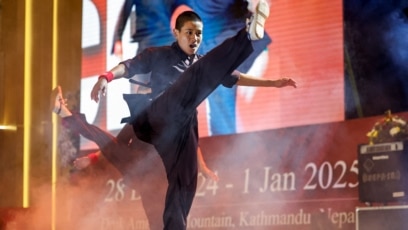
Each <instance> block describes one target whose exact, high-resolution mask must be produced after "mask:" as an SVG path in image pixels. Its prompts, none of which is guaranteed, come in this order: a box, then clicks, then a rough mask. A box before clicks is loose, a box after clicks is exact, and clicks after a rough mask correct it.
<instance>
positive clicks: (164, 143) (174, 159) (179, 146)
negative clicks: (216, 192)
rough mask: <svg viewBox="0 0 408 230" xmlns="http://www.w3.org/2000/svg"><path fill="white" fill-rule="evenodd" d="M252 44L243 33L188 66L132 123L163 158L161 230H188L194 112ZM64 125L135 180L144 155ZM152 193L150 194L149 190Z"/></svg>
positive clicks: (75, 123)
mask: <svg viewBox="0 0 408 230" xmlns="http://www.w3.org/2000/svg"><path fill="white" fill-rule="evenodd" d="M252 51H253V48H252V43H251V41H250V40H249V39H248V35H247V33H246V31H245V30H244V29H243V30H241V31H240V32H238V33H237V35H236V36H234V37H231V38H229V39H227V40H226V41H225V42H223V43H222V44H220V45H219V46H217V47H216V48H214V49H213V50H212V51H210V52H209V53H208V54H207V55H205V56H204V57H202V58H201V59H200V60H198V61H197V62H196V63H194V64H193V65H192V66H190V67H189V68H188V69H187V70H186V71H185V72H184V73H183V74H181V76H180V77H179V78H178V80H177V81H176V82H175V83H174V84H173V85H172V86H170V87H169V88H168V89H167V90H166V91H164V92H163V93H162V94H161V95H160V96H158V97H157V98H155V99H154V100H153V101H152V102H151V104H150V105H149V106H148V107H147V108H146V110H144V112H142V114H141V116H138V117H137V119H136V120H134V121H132V125H133V129H134V131H135V134H136V135H137V137H138V138H139V139H141V140H143V141H146V142H149V143H151V144H153V145H154V146H155V148H156V150H157V152H158V153H159V155H160V157H161V158H162V161H163V164H164V167H165V170H166V174H167V180H168V188H167V194H166V201H165V208H164V214H163V222H164V229H167V230H175V229H177V230H182V229H186V228H187V216H188V213H189V211H190V208H191V205H192V202H193V199H194V196H195V191H196V184H197V141H198V140H197V139H198V136H197V134H196V133H194V132H196V130H195V129H194V128H193V127H192V126H193V125H194V120H195V119H194V118H196V117H195V116H196V108H197V107H198V105H200V103H201V102H203V101H204V99H205V98H206V97H207V96H208V95H209V94H210V93H211V92H212V91H213V90H214V89H215V88H216V87H217V86H219V85H220V84H221V83H222V82H223V81H224V80H225V79H226V78H228V77H230V74H231V73H232V72H233V71H234V70H235V69H236V68H237V67H238V66H239V65H240V64H241V63H242V62H243V61H244V60H245V59H246V58H247V57H248V56H249V55H250V54H251V53H252ZM64 121H65V122H66V123H67V124H68V126H69V127H70V128H71V129H72V130H74V131H77V132H78V133H80V134H81V135H82V136H84V137H85V138H87V139H89V140H92V141H94V142H95V143H96V144H97V145H98V147H99V148H100V150H101V152H102V154H103V155H104V156H105V158H106V159H107V160H108V161H109V162H110V163H112V164H113V165H114V166H115V167H116V168H117V169H118V170H119V171H120V172H121V173H122V174H123V175H124V177H129V176H131V175H135V174H137V173H135V171H134V168H138V167H140V165H138V163H139V162H140V159H141V158H142V157H143V155H145V153H144V151H143V150H137V149H136V150H135V149H133V148H131V147H130V146H129V145H127V144H126V143H122V142H121V141H118V139H117V138H115V137H114V136H112V135H110V134H109V133H107V132H105V131H103V130H101V129H99V128H98V127H96V126H93V125H90V124H88V123H87V122H86V119H85V117H84V116H83V115H80V114H78V115H73V116H70V117H66V118H64ZM151 192H152V193H154V191H151Z"/></svg>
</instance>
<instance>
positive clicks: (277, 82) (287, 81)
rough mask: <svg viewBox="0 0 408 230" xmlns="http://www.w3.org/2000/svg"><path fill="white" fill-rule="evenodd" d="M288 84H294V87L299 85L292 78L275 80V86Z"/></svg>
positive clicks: (279, 86) (280, 86)
mask: <svg viewBox="0 0 408 230" xmlns="http://www.w3.org/2000/svg"><path fill="white" fill-rule="evenodd" d="M286 86H292V87H293V88H296V87H297V86H296V82H295V81H294V80H292V79H291V78H281V79H278V80H276V81H275V87H277V88H282V87H286Z"/></svg>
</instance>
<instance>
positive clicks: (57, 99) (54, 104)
mask: <svg viewBox="0 0 408 230" xmlns="http://www.w3.org/2000/svg"><path fill="white" fill-rule="evenodd" d="M50 108H51V111H52V112H54V113H55V114H57V115H59V116H60V117H67V116H71V115H72V113H71V112H70V111H69V110H68V108H67V105H66V103H65V99H64V97H63V96H62V89H61V86H57V87H56V88H54V89H53V90H52V92H51V104H50Z"/></svg>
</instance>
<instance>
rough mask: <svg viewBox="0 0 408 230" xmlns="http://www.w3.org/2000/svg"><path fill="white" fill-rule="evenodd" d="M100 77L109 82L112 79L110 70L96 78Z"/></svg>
mask: <svg viewBox="0 0 408 230" xmlns="http://www.w3.org/2000/svg"><path fill="white" fill-rule="evenodd" d="M100 78H105V79H106V80H107V81H108V82H111V81H112V80H113V78H114V76H113V73H112V72H110V71H108V72H106V73H104V74H101V75H99V78H98V79H100Z"/></svg>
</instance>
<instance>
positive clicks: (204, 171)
mask: <svg viewBox="0 0 408 230" xmlns="http://www.w3.org/2000/svg"><path fill="white" fill-rule="evenodd" d="M201 173H202V174H203V176H204V177H205V178H210V179H211V180H213V181H219V178H218V176H217V174H215V173H214V172H213V171H212V170H211V169H209V168H207V167H204V168H201Z"/></svg>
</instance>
